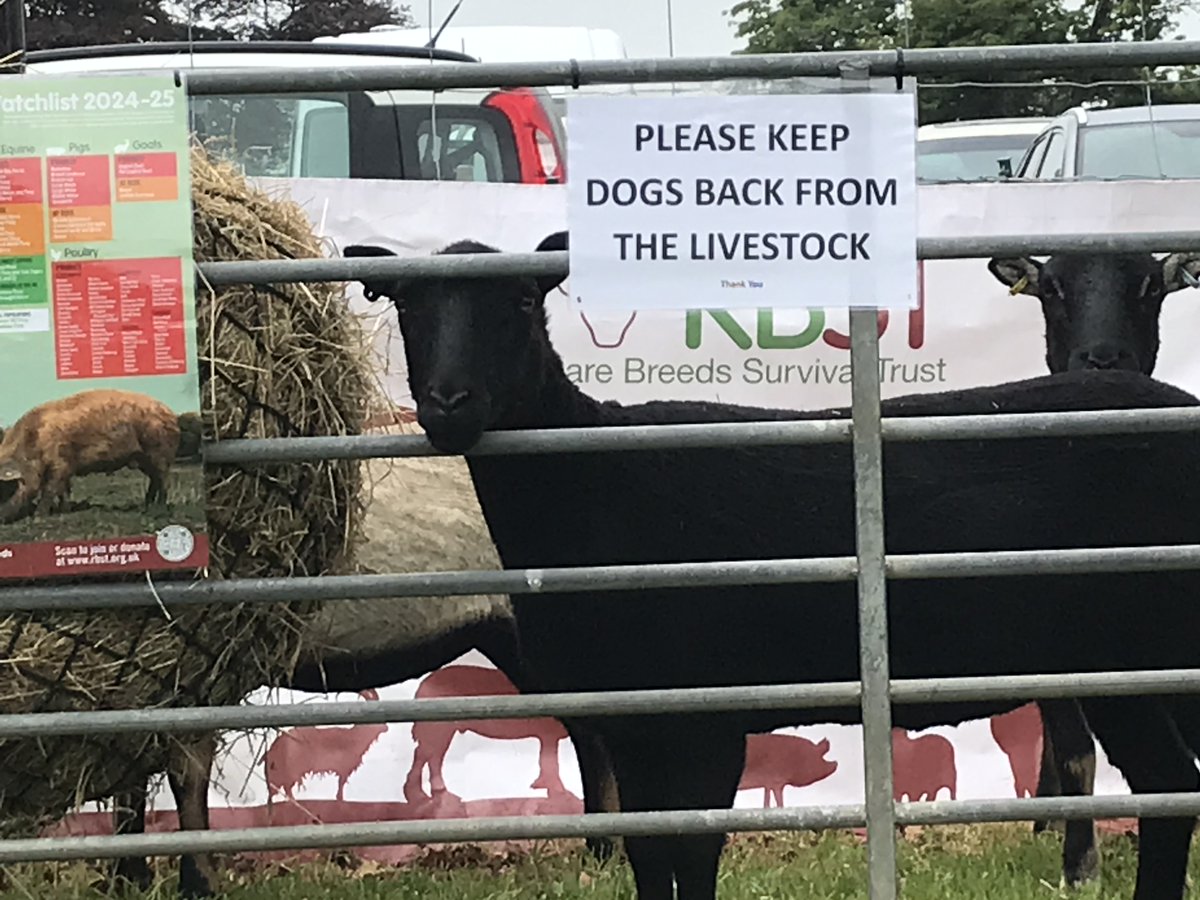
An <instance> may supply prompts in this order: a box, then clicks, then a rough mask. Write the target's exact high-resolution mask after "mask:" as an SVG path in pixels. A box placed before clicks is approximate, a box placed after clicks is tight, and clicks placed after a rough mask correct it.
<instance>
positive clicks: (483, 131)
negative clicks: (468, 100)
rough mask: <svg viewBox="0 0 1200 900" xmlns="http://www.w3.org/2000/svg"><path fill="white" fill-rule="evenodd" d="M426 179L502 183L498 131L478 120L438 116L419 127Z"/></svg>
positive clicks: (502, 168)
mask: <svg viewBox="0 0 1200 900" xmlns="http://www.w3.org/2000/svg"><path fill="white" fill-rule="evenodd" d="M435 130H436V133H435ZM417 154H418V157H419V158H420V161H421V177H422V178H423V179H440V180H441V181H488V182H494V181H503V180H504V161H503V159H502V157H501V153H500V140H499V138H498V136H497V134H496V129H495V128H494V127H492V125H490V124H489V123H487V122H484V121H481V120H479V119H474V120H469V121H464V120H462V119H455V118H453V117H451V116H442V115H438V116H437V117H436V124H435V121H434V119H433V118H430V119H426V120H425V121H423V122H422V123H421V124H420V125H419V126H417Z"/></svg>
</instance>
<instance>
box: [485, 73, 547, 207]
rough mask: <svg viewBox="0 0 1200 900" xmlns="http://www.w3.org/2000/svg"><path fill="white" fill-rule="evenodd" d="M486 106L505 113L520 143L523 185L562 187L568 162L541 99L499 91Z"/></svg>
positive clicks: (529, 93) (520, 91)
mask: <svg viewBox="0 0 1200 900" xmlns="http://www.w3.org/2000/svg"><path fill="white" fill-rule="evenodd" d="M483 105H484V106H487V107H490V108H491V109H495V110H499V111H500V112H502V113H504V115H505V116H506V117H507V118H508V121H509V122H511V123H512V128H513V134H514V135H515V136H516V140H517V159H518V160H519V163H520V169H521V181H522V182H523V183H526V184H562V183H563V182H564V181H566V178H567V166H566V160H564V159H563V152H562V147H560V146H559V143H558V140H557V138H556V137H555V135H554V126H553V124H552V123H551V121H550V117H549V116H548V115H547V114H546V110H545V108H544V107H543V106H542V104H541V101H539V100H538V98H537V95H536V94H534V93H533V92H532V91H529V90H526V89H524V88H513V89H511V90H505V91H496V92H495V93H494V94H491V95H489V96H488V98H487V99H486V100H484V101H483Z"/></svg>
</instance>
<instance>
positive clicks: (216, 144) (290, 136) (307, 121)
mask: <svg viewBox="0 0 1200 900" xmlns="http://www.w3.org/2000/svg"><path fill="white" fill-rule="evenodd" d="M348 102H349V101H348V97H347V95H346V94H331V95H323V96H321V97H319V98H318V97H303V96H299V95H295V94H276V95H270V94H249V95H228V96H220V95H218V96H213V97H194V98H193V99H192V101H191V119H192V131H193V132H194V133H195V134H196V137H197V138H198V139H199V140H200V141H201V142H202V143H203V144H204V146H205V147H206V148H207V149H208V150H209V152H210V153H212V154H213V155H214V156H218V157H220V158H223V159H226V160H228V161H230V162H232V163H233V164H234V165H236V166H237V167H238V168H239V169H241V170H242V171H243V172H244V173H245V174H246V175H249V176H264V177H287V176H290V175H302V176H308V177H310V178H315V177H327V178H348V177H349V175H350V117H349V112H348Z"/></svg>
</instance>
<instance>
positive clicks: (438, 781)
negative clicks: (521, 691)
mask: <svg viewBox="0 0 1200 900" xmlns="http://www.w3.org/2000/svg"><path fill="white" fill-rule="evenodd" d="M516 693H517V689H516V688H515V687H513V684H512V682H511V681H509V680H508V678H506V677H505V675H504V673H503V672H501V671H500V670H498V669H490V668H487V667H485V666H444V667H442V668H441V669H438V670H437V671H436V672H431V673H430V674H429V675H427V676H425V678H424V680H423V681H422V682H421V684H420V686H419V687H418V688H417V699H418V700H424V699H432V698H436V697H481V696H483V697H486V696H496V695H512V694H516ZM460 731H461V732H464V733H465V732H468V731H471V732H474V733H475V734H478V735H480V736H482V737H486V738H493V739H495V740H500V741H515V740H521V739H523V738H536V739H537V741H538V743H539V745H540V747H539V756H538V767H539V772H538V777H537V779H536V780H535V781H534V782H533V784H531V785H530V787H532V788H545V789H546V794H547V796H554V795H555V794H564V793H567V789H566V787H564V786H563V783H562V779H561V777H560V776H559V770H558V745H559V742H560V741H562V740H563V739H564V738H566V736H567V732H566V729H564V728H563V727H562V725H560V724H559V722H558V721H557V720H556V719H550V718H541V719H479V720H475V721H469V722H414V723H413V726H412V736H413V741H414V742H415V743H416V745H417V747H416V750H415V752H414V753H413V761H412V767H411V768H410V769H409V770H408V777H407V778H406V779H405V780H404V797H405V799H406V800H408V802H409V803H419V802H422V801H424V800H426V799H428V798H426V796H425V793H424V790H423V789H422V784H421V781H422V776H423V775H424V772H425V767H426V766H428V767H429V790H430V793H431V794H432V796H433V799H438V798H439V797H444V796H446V795H450V792H449V791H448V790H447V789H446V782H445V781H444V780H443V778H442V763H443V762H445V759H446V754H447V753H448V752H449V750H450V742H451V741H453V740H454V736H455V735H456V734H458V733H459V732H460ZM450 796H453V795H450Z"/></svg>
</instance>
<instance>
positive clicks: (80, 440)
mask: <svg viewBox="0 0 1200 900" xmlns="http://www.w3.org/2000/svg"><path fill="white" fill-rule="evenodd" d="M201 431H202V429H201V427H200V420H199V417H198V416H197V415H195V414H194V413H186V414H183V415H180V414H179V413H176V412H175V411H174V410H172V409H171V408H170V407H169V406H168V405H167V404H165V403H163V402H162V401H160V400H156V399H155V398H153V397H150V396H148V395H146V394H141V393H136V392H132V391H122V390H108V389H97V390H87V391H81V392H80V393H77V394H72V395H71V396H69V397H64V398H61V399H59V400H51V401H49V402H47V403H42V404H40V405H38V406H35V407H34V408H33V409H30V410H29V411H28V412H26V413H25V414H24V415H22V416H21V417H20V418H19V419H17V421H16V422H15V423H14V424H13V425H12V426H11V427H9V428H7V429H5V430H3V431H2V432H0V435H2V437H0V523H2V524H0V540H7V539H29V538H30V537H37V536H39V535H28V534H16V533H14V534H9V533H8V532H9V531H10V530H11V529H10V528H5V527H3V526H4V525H8V526H12V525H13V523H18V522H20V521H22V520H27V519H30V518H31V517H34V516H37V517H39V518H41V519H47V518H48V517H54V518H59V517H64V518H65V514H68V513H71V512H73V509H72V504H71V503H70V494H71V486H72V481H73V479H76V478H79V479H82V478H86V477H87V476H90V475H103V476H106V477H107V478H108V479H110V480H111V479H113V478H115V477H116V476H115V473H119V472H121V470H124V469H131V470H134V472H140V473H141V475H143V476H145V478H146V479H147V480H148V483H147V482H143V484H145V491H144V493H142V491H141V489H140V488H137V487H135V484H136V482H134V481H130V480H129V479H130V478H131V477H133V478H136V477H137V476H136V475H134V474H133V472H130V473H127V474H126V477H125V479H124V480H121V481H120V482H113V484H109V485H106V489H105V490H104V491H102V492H101V493H103V494H104V496H103V498H102V500H103V501H107V502H93V497H92V496H91V495H95V494H97V491H96V490H92V491H89V503H90V505H92V506H96V507H100V506H106V507H108V508H109V509H130V508H133V509H137V508H138V507H140V508H141V510H140V511H141V512H143V513H145V512H146V511H149V510H150V509H151V508H153V507H162V508H164V509H165V508H167V507H168V506H169V504H170V500H171V498H170V497H169V496H168V493H169V491H168V477H169V475H170V474H171V469H172V466H173V465H174V464H175V462H176V461H177V460H181V459H188V458H193V457H198V454H199V450H200V439H201ZM202 478H203V475H202V473H201V471H200V469H199V467H195V473H194V476H193V480H195V479H200V483H199V487H198V488H196V489H195V490H194V491H191V492H190V493H194V494H195V495H196V497H197V498H202V492H203V482H202ZM134 491H136V492H137V493H133V492H134ZM139 495H140V496H139ZM85 505H88V504H85ZM201 515H202V513H201ZM143 518H144V516H143ZM201 521H203V519H202V518H201ZM114 524H116V525H117V527H118V528H119V523H114ZM46 527H49V526H46ZM130 527H133V523H130ZM66 530H67V531H68V532H69V531H72V530H74V531H77V532H78V534H63V533H61V529H58V528H57V527H56V528H55V529H54V533H53V536H54V537H58V538H73V537H85V536H88V535H90V534H92V533H93V532H94V528H93V527H92V523H91V522H90V521H89V522H80V523H78V527H77V528H74V529H72V528H71V527H70V526H69V525H68V526H66ZM138 530H141V525H139V526H138Z"/></svg>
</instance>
